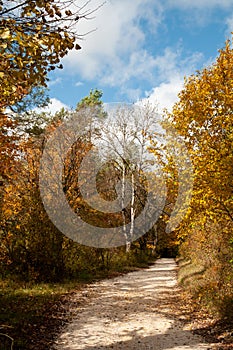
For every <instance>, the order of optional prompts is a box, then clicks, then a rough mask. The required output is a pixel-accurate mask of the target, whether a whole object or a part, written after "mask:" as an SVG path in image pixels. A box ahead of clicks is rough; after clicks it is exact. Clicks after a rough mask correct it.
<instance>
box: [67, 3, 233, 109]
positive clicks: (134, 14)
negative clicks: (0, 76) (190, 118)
mask: <svg viewBox="0 0 233 350" xmlns="http://www.w3.org/2000/svg"><path fill="white" fill-rule="evenodd" d="M83 2H85V0H83ZM87 4H88V6H89V7H91V8H92V9H93V8H95V7H98V5H100V4H101V0H92V1H91V2H90V4H89V2H87ZM231 5H233V0H205V1H203V0H195V1H193V0H176V1H173V0H163V1H162V0H134V1H132V0H109V1H107V2H106V4H105V5H104V6H102V7H101V8H100V9H99V10H98V11H97V12H96V13H95V18H94V19H92V20H91V21H87V20H85V19H83V20H81V21H80V23H79V22H78V24H77V31H78V33H80V34H83V33H87V32H89V31H91V30H93V29H95V28H96V31H94V32H92V33H90V34H88V35H87V36H84V40H83V41H82V42H80V44H81V46H82V50H80V51H71V52H70V53H69V54H68V56H66V57H65V58H64V60H63V61H64V62H63V63H64V72H65V74H66V73H69V74H72V75H75V74H77V75H79V78H80V79H83V80H90V81H97V82H98V85H101V84H102V85H105V86H112V87H118V89H119V94H124V95H127V96H128V97H129V98H130V99H135V98H137V99H138V96H142V93H143V91H142V89H144V88H143V85H144V83H145V82H146V83H149V84H150V85H151V86H154V89H153V90H152V93H151V94H152V96H155V95H157V96H158V97H159V99H160V100H161V101H162V102H161V105H163V104H164V106H165V107H169V108H170V106H171V104H172V101H173V100H174V99H175V97H174V96H175V95H176V91H177V90H178V89H179V87H181V85H182V84H181V80H183V76H184V75H188V74H190V73H193V72H194V71H195V69H196V67H197V63H198V65H199V64H200V62H201V61H202V58H203V57H202V56H201V54H200V53H195V54H192V55H190V57H187V58H186V59H185V60H184V59H182V56H183V55H182V54H181V51H182V48H181V46H182V45H180V44H179V43H178V44H177V45H176V46H175V45H174V47H173V48H169V47H167V48H166V49H165V50H164V52H162V53H161V52H160V53H159V54H157V55H155V54H152V53H151V52H150V51H149V49H148V48H147V43H148V37H147V35H148V33H150V34H152V37H153V38H155V40H157V36H156V34H157V30H158V27H159V26H160V25H161V24H162V23H163V20H164V17H165V15H166V11H167V10H171V9H174V8H177V9H179V10H185V11H186V10H189V11H192V9H193V11H192V13H190V12H189V14H190V18H192V19H194V18H195V20H194V21H196V18H199V22H198V23H196V22H195V26H198V25H201V22H202V23H204V22H205V18H206V16H208V14H210V13H211V10H212V9H215V8H216V7H221V8H228V7H230V6H231ZM80 6H82V3H80ZM197 14H198V15H197ZM195 16H196V17H195ZM229 21H230V19H229ZM231 21H232V22H233V19H231ZM142 22H143V26H142V25H141V23H142ZM232 22H231V23H232ZM145 23H146V24H145ZM229 23H230V22H229ZM163 25H165V24H164V23H163ZM229 25H230V24H229ZM133 80H134V81H136V83H135V84H134V86H133V85H132V84H131V83H130V82H132V81H133ZM137 82H138V83H137ZM140 82H141V84H140ZM76 86H81V82H78V83H77V84H76ZM132 86H133V87H132ZM177 92H178V91H177ZM166 96H167V97H166ZM165 100H166V101H167V102H166V101H165ZM162 108H163V106H162Z"/></svg>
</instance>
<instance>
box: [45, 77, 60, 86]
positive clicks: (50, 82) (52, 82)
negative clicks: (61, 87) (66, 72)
mask: <svg viewBox="0 0 233 350" xmlns="http://www.w3.org/2000/svg"><path fill="white" fill-rule="evenodd" d="M61 81H62V80H61V78H60V77H58V78H56V79H54V80H50V81H49V82H48V86H49V87H50V86H53V85H58V84H60V83H61Z"/></svg>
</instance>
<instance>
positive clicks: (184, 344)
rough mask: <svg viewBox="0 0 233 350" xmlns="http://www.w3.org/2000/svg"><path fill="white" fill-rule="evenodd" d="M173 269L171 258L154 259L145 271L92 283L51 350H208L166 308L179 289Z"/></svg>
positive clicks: (173, 264)
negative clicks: (71, 319)
mask: <svg viewBox="0 0 233 350" xmlns="http://www.w3.org/2000/svg"><path fill="white" fill-rule="evenodd" d="M176 269H177V266H176V263H175V261H174V260H173V259H159V260H158V261H157V262H156V263H155V264H154V265H152V266H151V267H150V268H148V269H143V270H140V271H136V272H132V273H129V274H127V275H124V276H120V277H117V278H114V279H110V280H105V281H102V282H98V283H96V284H95V285H92V287H91V288H92V290H94V292H95V293H94V294H93V295H94V296H93V297H91V298H87V302H85V304H84V306H83V307H81V308H80V305H79V309H78V311H77V315H76V317H75V318H74V319H73V321H72V322H71V323H70V324H68V325H67V326H66V327H65V328H64V329H63V331H62V333H61V334H60V335H59V337H58V339H57V340H56V342H55V345H54V348H53V349H56V350H79V349H83V350H84V349H85V350H94V349H95V350H98V349H102V350H107V349H114V350H120V349H126V350H132V349H140V350H146V349H147V350H148V349H150V350H152V349H153V350H165V349H172V350H201V349H212V347H211V345H210V344H204V342H203V340H202V339H201V338H200V337H198V336H196V335H193V334H192V333H191V331H189V330H188V329H185V327H184V323H182V322H181V321H179V320H178V318H177V317H175V316H174V314H173V312H172V311H171V309H170V308H169V302H168V300H170V299H171V298H175V296H176V292H177V290H178V289H177V288H178V287H177V280H176ZM77 298H78V295H77ZM174 300H175V299H174Z"/></svg>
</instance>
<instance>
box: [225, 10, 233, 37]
mask: <svg viewBox="0 0 233 350" xmlns="http://www.w3.org/2000/svg"><path fill="white" fill-rule="evenodd" d="M226 25H227V31H226V35H227V37H228V38H229V37H230V33H232V32H233V15H231V16H230V17H228V18H227V19H226Z"/></svg>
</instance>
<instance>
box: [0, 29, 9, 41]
mask: <svg viewBox="0 0 233 350" xmlns="http://www.w3.org/2000/svg"><path fill="white" fill-rule="evenodd" d="M10 37H11V32H10V30H9V29H8V28H6V29H3V30H0V39H9V38H10Z"/></svg>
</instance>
